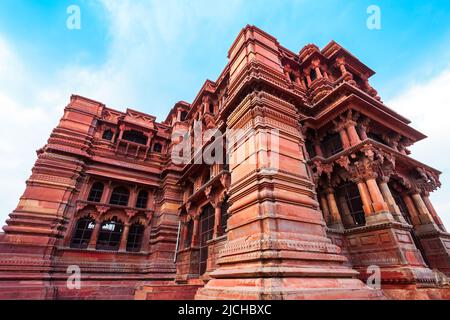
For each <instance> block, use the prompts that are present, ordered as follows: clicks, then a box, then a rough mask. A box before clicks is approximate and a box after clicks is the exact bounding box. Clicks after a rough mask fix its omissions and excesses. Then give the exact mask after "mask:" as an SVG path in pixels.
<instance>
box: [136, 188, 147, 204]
mask: <svg viewBox="0 0 450 320" xmlns="http://www.w3.org/2000/svg"><path fill="white" fill-rule="evenodd" d="M147 202H148V192H147V191H145V190H141V191H139V194H138V197H137V200H136V208H142V209H145V208H147Z"/></svg>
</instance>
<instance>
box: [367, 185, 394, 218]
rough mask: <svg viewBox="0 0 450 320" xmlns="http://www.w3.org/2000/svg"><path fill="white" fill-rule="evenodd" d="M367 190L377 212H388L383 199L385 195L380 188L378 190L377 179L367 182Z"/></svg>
mask: <svg viewBox="0 0 450 320" xmlns="http://www.w3.org/2000/svg"><path fill="white" fill-rule="evenodd" d="M366 184H367V188H368V190H369V193H370V198H371V199H372V206H373V209H374V211H375V213H377V212H388V211H389V209H388V206H387V203H386V202H385V201H384V199H383V195H382V194H381V191H380V188H378V184H377V180H376V178H375V177H370V178H368V179H367V180H366Z"/></svg>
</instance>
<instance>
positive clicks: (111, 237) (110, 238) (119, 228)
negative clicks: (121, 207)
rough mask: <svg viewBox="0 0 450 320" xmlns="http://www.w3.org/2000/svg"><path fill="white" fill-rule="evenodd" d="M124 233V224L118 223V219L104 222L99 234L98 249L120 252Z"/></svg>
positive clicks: (114, 218)
mask: <svg viewBox="0 0 450 320" xmlns="http://www.w3.org/2000/svg"><path fill="white" fill-rule="evenodd" d="M122 232H123V223H122V222H120V221H118V220H117V217H113V218H112V219H111V220H108V221H104V222H103V223H102V225H101V227H100V232H99V234H98V240H97V249H99V250H110V251H116V250H119V246H120V240H121V239H122Z"/></svg>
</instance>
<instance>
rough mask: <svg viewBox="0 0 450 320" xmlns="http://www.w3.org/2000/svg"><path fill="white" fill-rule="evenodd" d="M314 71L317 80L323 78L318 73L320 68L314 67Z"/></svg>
mask: <svg viewBox="0 0 450 320" xmlns="http://www.w3.org/2000/svg"><path fill="white" fill-rule="evenodd" d="M314 70H315V71H316V76H317V79H322V78H323V76H322V72H321V71H320V68H319V67H318V66H317V67H315V69H314Z"/></svg>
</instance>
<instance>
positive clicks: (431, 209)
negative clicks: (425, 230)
mask: <svg viewBox="0 0 450 320" xmlns="http://www.w3.org/2000/svg"><path fill="white" fill-rule="evenodd" d="M422 199H423V202H424V203H425V206H426V207H427V209H428V212H430V214H431V216H432V217H433V219H434V222H436V224H437V225H438V226H439V228H441V230H442V231H444V232H447V230H446V229H445V226H444V223H443V222H442V220H441V218H439V216H438V214H437V212H436V210H435V209H434V207H433V204H432V203H431V201H430V198H429V196H428V193H425V194H424V195H422Z"/></svg>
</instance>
